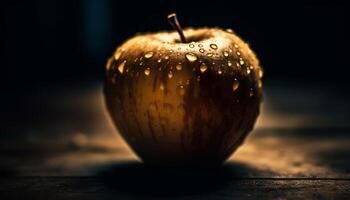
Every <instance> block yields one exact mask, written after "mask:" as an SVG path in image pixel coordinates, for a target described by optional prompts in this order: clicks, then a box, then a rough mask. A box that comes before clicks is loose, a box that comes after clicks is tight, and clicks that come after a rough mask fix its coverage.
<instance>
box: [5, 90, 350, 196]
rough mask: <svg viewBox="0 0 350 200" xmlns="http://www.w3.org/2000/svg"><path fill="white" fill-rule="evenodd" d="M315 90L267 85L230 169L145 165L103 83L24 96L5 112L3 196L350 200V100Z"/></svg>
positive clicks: (228, 163) (327, 91)
mask: <svg viewBox="0 0 350 200" xmlns="http://www.w3.org/2000/svg"><path fill="white" fill-rule="evenodd" d="M311 88H312V87H311ZM317 88H318V87H317ZM309 89H310V88H305V86H303V87H296V86H293V87H287V86H280V87H269V86H267V87H266V94H265V102H264V104H263V109H262V115H261V116H260V118H259V120H258V122H257V124H256V128H255V129H254V131H253V132H252V133H251V134H250V135H249V137H248V138H247V139H246V141H245V143H244V144H243V145H242V146H241V147H240V148H239V149H238V151H237V152H235V153H234V155H233V156H232V157H231V158H230V159H229V160H228V161H227V162H226V163H225V164H224V165H223V166H222V167H220V168H217V169H210V170H208V169H207V170H205V169H164V168H163V169H162V168H149V167H147V166H144V165H143V164H142V163H141V162H139V160H138V158H137V157H136V156H135V155H134V154H133V153H132V151H131V150H130V149H129V147H128V146H127V145H126V143H125V142H124V141H123V140H122V139H121V137H120V136H119V135H118V133H116V131H115V130H114V128H113V126H112V124H111V122H110V120H109V118H108V116H107V114H106V112H105V110H104V105H103V97H102V95H101V86H100V85H99V84H94V85H92V86H86V87H84V88H83V87H82V86H76V87H69V89H67V88H64V89H60V88H56V89H52V88H50V89H43V90H40V91H38V92H37V93H34V94H32V95H31V98H29V99H25V100H23V99H19V100H18V102H16V109H17V110H16V109H15V112H13V109H14V108H6V107H3V108H2V111H4V112H3V113H6V118H1V120H2V121H3V122H5V126H4V132H5V134H2V135H1V140H0V158H1V160H2V162H1V163H0V177H1V178H0V194H1V196H3V197H5V198H2V199H24V198H28V197H30V198H34V199H63V198H64V199H289V198H291V199H334V198H335V199H348V198H349V195H350V145H349V144H350V127H349V126H348V124H349V123H348V122H349V120H348V119H350V116H349V113H350V112H349V111H350V106H349V105H347V103H344V102H348V100H350V98H349V97H347V96H343V95H341V94H339V93H338V92H337V91H333V90H332V91H331V90H326V91H325V89H322V90H317V89H313V92H312V93H310V92H309ZM8 100H9V101H10V98H8ZM3 101H4V102H5V101H6V99H5V100H3ZM4 102H2V104H4ZM28 102H29V103H28ZM339 102H340V103H339ZM5 103H6V102H5ZM28 105H29V106H28ZM340 111H341V112H340ZM20 112H22V113H21V114H20V115H19V113H20ZM18 124H21V126H18Z"/></svg>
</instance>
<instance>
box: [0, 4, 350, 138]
mask: <svg viewBox="0 0 350 200" xmlns="http://www.w3.org/2000/svg"><path fill="white" fill-rule="evenodd" d="M348 11H349V10H348V6H347V5H346V4H345V3H343V2H342V1H310V0H307V1H283V2H279V3H276V2H272V1H271V2H266V1H112V0H104V1H102V0H80V1H78V0H76V1H46V0H37V1H19V0H13V1H10V0H5V1H1V3H0V52H1V54H0V56H1V57H0V67H1V73H0V75H1V76H0V77H1V78H0V91H1V98H0V101H1V102H0V113H1V114H0V120H1V122H2V123H3V124H4V125H3V126H2V129H3V130H2V131H1V134H2V135H4V134H5V135H6V134H7V133H11V132H21V130H19V128H20V127H22V128H23V127H29V128H33V127H36V128H37V129H38V128H42V126H43V125H50V123H51V121H55V120H56V119H55V118H57V117H58V116H59V115H63V116H67V114H68V115H70V116H73V117H76V118H78V115H77V113H74V112H75V111H72V113H62V112H63V111H60V112H61V113H60V112H59V113H58V114H57V112H58V111H57V110H59V108H54V109H52V107H48V106H45V105H46V104H47V103H48V101H49V100H47V99H44V98H42V99H41V96H40V95H43V94H47V93H54V94H56V93H57V90H60V91H64V90H65V89H66V88H72V87H75V86H77V87H80V88H85V86H86V87H88V86H89V85H91V84H96V83H101V82H102V79H103V69H104V65H105V63H106V59H107V58H108V57H109V56H110V55H112V53H113V51H114V50H115V48H116V47H117V46H118V45H120V44H121V43H122V42H123V41H124V40H126V39H127V38H129V37H132V36H133V35H135V34H136V33H142V32H153V31H159V30H169V29H170V26H169V24H167V21H166V16H167V14H169V13H172V12H176V13H177V14H178V17H179V20H180V21H181V23H182V26H183V27H187V26H193V27H203V26H208V27H215V26H218V27H222V28H232V29H233V30H235V31H236V32H237V33H238V34H239V35H240V36H241V37H242V38H243V39H244V40H246V41H248V42H249V43H250V45H251V47H252V48H253V49H254V50H255V51H256V53H257V55H258V57H259V58H260V61H261V64H262V66H263V67H264V69H265V77H264V83H265V85H267V86H269V85H272V86H279V85H281V87H282V90H280V91H283V90H284V89H283V87H284V86H283V85H285V84H289V85H291V87H292V88H293V89H294V91H297V92H296V93H295V94H294V93H292V92H288V91H287V92H286V93H283V92H275V93H273V92H271V93H270V94H274V95H275V96H276V95H279V96H282V97H284V99H285V100H284V104H283V105H282V106H280V107H277V109H281V110H282V109H284V110H283V111H286V112H287V113H288V114H291V113H301V112H303V111H304V110H305V108H307V109H308V111H307V112H309V113H312V114H314V115H317V113H318V112H323V113H324V115H322V116H321V117H323V118H324V117H326V116H327V115H326V114H327V113H328V112H329V110H331V109H332V107H334V106H336V105H337V102H335V101H333V100H334V99H339V100H341V103H342V105H341V106H338V107H337V108H336V109H333V110H331V111H333V113H335V114H336V115H337V116H338V117H339V116H340V117H339V118H340V119H341V120H343V121H344V119H345V118H347V117H349V114H348V113H347V111H348V110H349V106H348V104H344V103H346V101H347V100H346V99H349V98H348V96H349V95H348V93H349V87H348V86H349V83H348V76H349V75H348V68H349V67H350V66H349V60H348V53H349V50H348V44H349V37H348V36H349V31H348V24H349V23H348V20H346V15H347V12H348ZM310 85H311V86H312V87H311V89H309V88H308V87H309V86H310ZM305 88H306V90H310V91H303V92H304V93H308V94H313V92H314V90H316V91H318V92H319V93H320V94H321V96H322V100H320V99H313V97H312V95H311V96H310V97H307V98H306V100H307V103H308V105H303V104H302V103H300V102H301V101H300V102H299V101H294V102H293V101H292V100H293V97H298V95H300V94H299V93H298V90H300V89H304V90H305ZM280 89H281V88H280ZM320 91H321V92H320ZM330 91H332V92H336V96H334V97H332V98H333V100H332V102H331V103H329V102H327V98H328V97H327V95H334V94H333V93H332V94H331V93H330ZM38 94H39V97H38V98H36V99H35V100H33V98H31V97H32V96H38ZM63 96H64V94H63ZM345 97H346V98H345ZM56 100H57V99H56ZM315 102H321V103H318V104H317V106H316V107H315V106H313V104H314V103H315ZM49 103H50V102H49ZM50 109H51V110H50ZM339 113H340V114H339ZM328 117H329V118H324V119H325V120H330V119H332V118H333V117H331V115H329V116H328ZM48 118H50V120H51V121H48ZM62 118H64V117H62ZM64 119H65V118H64ZM64 119H61V120H63V121H64ZM337 120H338V119H337ZM66 121H68V120H67V119H66ZM334 121H336V120H335V118H334ZM71 123H73V122H71ZM343 124H344V123H343ZM51 125H53V124H52V123H51ZM9 130H12V131H9ZM13 130H16V131H13Z"/></svg>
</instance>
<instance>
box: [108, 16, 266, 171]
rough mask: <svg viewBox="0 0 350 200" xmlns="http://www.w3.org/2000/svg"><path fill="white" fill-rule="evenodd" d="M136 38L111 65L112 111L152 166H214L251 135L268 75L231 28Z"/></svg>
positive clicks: (127, 137) (120, 50)
mask: <svg viewBox="0 0 350 200" xmlns="http://www.w3.org/2000/svg"><path fill="white" fill-rule="evenodd" d="M169 20H170V22H171V24H172V25H174V28H176V29H177V31H173V32H159V33H151V34H144V35H138V36H135V37H133V38H131V39H129V40H127V41H126V42H124V43H123V44H122V45H121V46H119V47H118V48H117V49H116V51H115V53H114V55H113V56H112V57H111V58H110V59H109V60H108V62H107V64H106V75H105V84H104V94H105V101H106V106H107V110H108V112H109V114H110V116H111V118H112V120H113V122H114V124H115V126H116V128H117V129H118V130H119V132H120V134H121V135H122V136H123V138H124V139H125V140H126V141H127V143H128V144H129V145H130V146H131V148H132V149H133V150H134V151H135V153H136V154H137V155H138V156H139V157H140V158H141V159H142V161H143V162H145V163H147V164H151V165H165V166H186V165H201V166H215V165H219V164H221V163H223V162H224V161H225V160H226V159H227V158H228V157H229V156H230V155H231V154H232V153H233V152H234V151H235V150H236V149H237V147H238V146H240V145H241V144H242V142H243V141H244V139H245V137H246V135H247V134H248V133H249V132H250V131H251V130H252V128H253V126H254V123H255V121H256V119H257V117H258V114H259V107H260V102H261V99H262V82H261V78H262V69H261V67H260V66H259V61H258V59H257V57H256V55H255V54H254V53H253V51H252V50H251V49H250V47H249V46H248V44H247V43H245V42H244V41H243V40H242V39H241V38H239V37H238V36H237V35H236V34H235V33H234V32H233V31H232V30H222V29H219V28H198V29H192V28H186V29H184V30H182V29H181V27H180V26H179V24H178V22H177V20H176V16H175V15H169Z"/></svg>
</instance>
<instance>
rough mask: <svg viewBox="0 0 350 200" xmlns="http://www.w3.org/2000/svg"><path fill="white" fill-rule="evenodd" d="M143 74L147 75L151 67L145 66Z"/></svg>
mask: <svg viewBox="0 0 350 200" xmlns="http://www.w3.org/2000/svg"><path fill="white" fill-rule="evenodd" d="M144 73H145V75H146V76H148V75H149V74H150V73H151V69H150V68H149V67H147V68H146V69H145V71H144Z"/></svg>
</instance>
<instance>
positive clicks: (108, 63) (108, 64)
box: [106, 57, 113, 71]
mask: <svg viewBox="0 0 350 200" xmlns="http://www.w3.org/2000/svg"><path fill="white" fill-rule="evenodd" d="M112 61H113V58H112V57H110V58H108V60H107V63H106V71H108V70H109V68H111V65H112Z"/></svg>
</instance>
